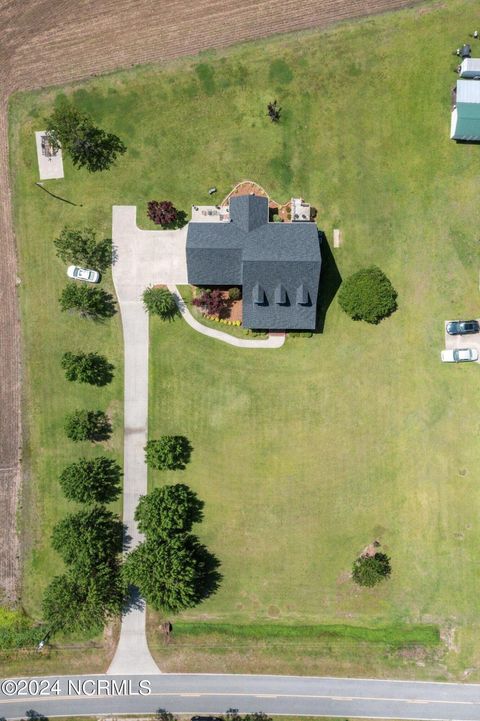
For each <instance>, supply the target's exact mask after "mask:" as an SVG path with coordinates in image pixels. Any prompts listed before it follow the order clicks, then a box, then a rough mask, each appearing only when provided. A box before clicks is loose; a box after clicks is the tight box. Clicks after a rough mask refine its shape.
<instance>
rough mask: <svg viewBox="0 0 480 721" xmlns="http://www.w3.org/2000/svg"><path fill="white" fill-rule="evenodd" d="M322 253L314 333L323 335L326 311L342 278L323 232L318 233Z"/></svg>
mask: <svg viewBox="0 0 480 721" xmlns="http://www.w3.org/2000/svg"><path fill="white" fill-rule="evenodd" d="M318 236H319V240H320V250H321V253H322V271H321V274H320V286H319V289H318V298H317V323H316V327H315V333H323V330H324V327H325V319H326V316H327V311H328V309H329V307H330V305H331V303H332V301H333V299H334V298H335V296H336V294H337V292H338V289H339V288H340V286H341V284H342V276H341V275H340V271H339V270H338V267H337V263H336V261H335V257H334V255H333V253H332V249H331V248H330V245H329V243H328V241H327V237H326V235H325V233H324V232H323V231H319V233H318Z"/></svg>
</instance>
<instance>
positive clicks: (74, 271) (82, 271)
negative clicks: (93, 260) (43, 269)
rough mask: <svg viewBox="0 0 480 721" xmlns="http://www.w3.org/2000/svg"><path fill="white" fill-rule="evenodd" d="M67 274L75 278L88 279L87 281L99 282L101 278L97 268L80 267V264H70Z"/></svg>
mask: <svg viewBox="0 0 480 721" xmlns="http://www.w3.org/2000/svg"><path fill="white" fill-rule="evenodd" d="M67 275H68V277H69V278H73V280H86V281H87V283H98V281H99V280H100V273H99V272H98V271H97V270H90V269H89V268H80V267H79V266H78V265H69V266H68V268H67Z"/></svg>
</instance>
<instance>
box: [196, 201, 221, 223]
mask: <svg viewBox="0 0 480 721" xmlns="http://www.w3.org/2000/svg"><path fill="white" fill-rule="evenodd" d="M192 222H193V223H229V222H230V208H229V207H228V205H192Z"/></svg>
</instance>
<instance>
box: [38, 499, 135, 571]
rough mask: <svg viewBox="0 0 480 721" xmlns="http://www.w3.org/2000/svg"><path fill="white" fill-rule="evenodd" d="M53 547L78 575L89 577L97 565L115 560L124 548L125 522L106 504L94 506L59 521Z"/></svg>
mask: <svg viewBox="0 0 480 721" xmlns="http://www.w3.org/2000/svg"><path fill="white" fill-rule="evenodd" d="M52 547H53V548H54V549H55V551H57V553H58V554H59V555H60V556H61V558H62V559H63V561H64V562H65V563H66V564H67V565H69V566H72V567H75V569H76V573H77V575H79V576H81V575H82V574H83V575H86V576H88V575H89V574H90V573H91V572H92V569H94V567H95V566H96V565H97V564H113V563H114V562H115V559H116V556H117V554H119V553H120V552H121V551H122V547H123V524H122V522H121V520H120V519H119V517H118V516H116V515H115V514H113V513H112V512H111V511H107V509H106V508H104V506H93V507H92V508H89V509H88V510H82V511H79V512H78V513H72V514H71V515H69V516H67V517H66V518H63V519H62V520H61V521H60V522H59V523H57V524H56V525H55V526H54V528H53V532H52Z"/></svg>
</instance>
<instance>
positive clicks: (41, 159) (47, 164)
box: [35, 130, 63, 180]
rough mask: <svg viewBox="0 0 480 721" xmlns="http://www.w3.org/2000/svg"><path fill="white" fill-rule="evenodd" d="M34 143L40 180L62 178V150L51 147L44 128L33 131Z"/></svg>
mask: <svg viewBox="0 0 480 721" xmlns="http://www.w3.org/2000/svg"><path fill="white" fill-rule="evenodd" d="M35 143H36V146H37V159H38V172H39V174H40V180H54V179H56V178H63V160H62V151H61V150H53V149H52V147H51V145H50V143H49V142H48V139H47V136H46V131H45V130H40V131H37V132H36V133H35Z"/></svg>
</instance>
